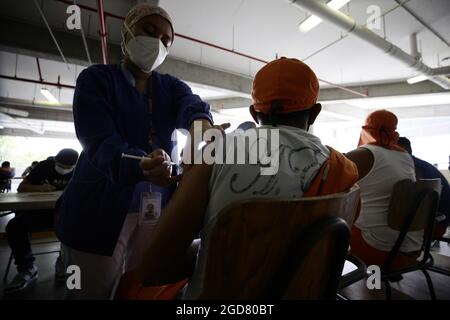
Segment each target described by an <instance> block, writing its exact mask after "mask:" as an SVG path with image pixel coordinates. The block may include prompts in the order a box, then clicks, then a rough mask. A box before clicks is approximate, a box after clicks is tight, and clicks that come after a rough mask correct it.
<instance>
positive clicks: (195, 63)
mask: <svg viewBox="0 0 450 320" xmlns="http://www.w3.org/2000/svg"><path fill="white" fill-rule="evenodd" d="M317 1H321V0H317ZM63 2H64V1H62V2H61V1H58V0H39V1H38V3H39V4H40V5H41V8H42V10H43V12H44V14H45V16H46V18H47V19H48V21H49V23H50V25H51V27H52V29H53V31H54V32H55V35H56V38H57V40H58V42H59V44H60V45H61V48H62V51H63V53H64V54H65V56H66V57H67V59H68V60H69V62H70V63H69V69H68V68H67V66H66V65H65V64H64V63H61V57H60V56H59V53H58V51H57V50H56V47H55V46H54V43H53V42H52V40H51V38H50V36H49V34H48V31H47V30H46V29H45V25H44V23H43V21H42V19H41V17H40V16H39V13H38V10H37V8H36V7H35V5H34V3H33V2H32V1H30V0H4V1H1V2H0V12H1V13H0V16H1V23H0V33H1V34H0V35H1V37H0V39H1V40H0V50H1V51H0V75H7V76H14V75H16V76H18V77H21V78H27V79H34V80H38V79H39V76H38V71H37V64H36V58H35V57H39V58H40V59H39V61H40V64H41V69H42V77H43V78H44V80H46V81H49V82H56V81H57V79H58V77H60V82H61V83H64V84H67V85H69V86H73V85H74V84H75V79H76V77H77V75H78V74H79V72H81V70H82V69H83V68H85V67H86V66H87V58H86V53H85V50H84V47H83V42H82V40H81V36H80V32H79V31H69V30H67V28H66V26H65V22H66V19H67V17H68V15H67V13H66V8H67V6H68V5H67V4H66V3H63ZM136 2H142V1H133V0H114V1H104V3H105V10H106V11H108V12H110V13H113V14H115V15H118V16H124V15H125V14H126V13H127V11H128V10H129V8H130V7H131V6H132V5H133V4H135V3H136ZM154 2H157V1H154ZM77 3H79V4H80V5H86V6H90V7H93V8H95V7H96V1H94V0H78V1H77ZM159 3H160V5H161V6H162V7H164V8H165V9H166V10H167V11H168V12H169V13H170V14H171V16H172V18H173V21H174V25H175V31H176V32H177V33H178V34H181V35H185V36H189V37H193V38H196V39H199V40H202V41H205V42H209V43H212V44H214V45H218V46H221V47H224V48H227V49H231V50H235V51H239V52H241V53H245V54H247V55H250V56H253V57H256V58H259V59H262V60H266V61H268V60H271V59H273V58H275V57H276V56H289V57H297V58H300V59H303V60H305V61H306V62H307V63H308V64H309V65H310V66H311V67H312V68H313V69H314V70H315V71H316V73H317V74H318V76H319V77H320V78H322V79H324V80H327V81H330V82H333V83H335V84H338V85H342V86H347V87H350V88H351V89H353V90H355V91H358V92H363V93H366V94H367V95H368V96H369V97H383V96H401V97H405V96H409V95H412V94H422V95H423V94H431V95H429V96H426V97H427V98H430V99H431V100H432V101H434V100H433V99H434V98H435V97H434V96H432V95H433V94H434V95H436V94H440V93H443V92H444V90H443V89H442V88H440V87H438V86H436V85H435V84H433V83H431V82H428V81H425V82H422V83H419V84H416V85H412V86H411V85H408V84H407V83H406V82H405V80H406V79H408V78H410V77H412V76H414V75H415V74H414V72H412V71H411V70H410V69H409V68H407V67H405V66H404V65H402V64H401V63H399V62H397V61H396V60H394V59H393V58H390V57H388V56H386V55H385V54H384V53H382V52H380V51H379V50H377V49H375V48H372V47H371V46H369V45H368V44H366V43H364V42H362V41H361V40H359V39H356V38H354V37H353V36H351V35H350V36H346V35H345V34H343V33H341V32H340V31H339V30H337V29H336V28H335V27H334V26H332V25H330V24H328V23H326V22H322V23H321V24H320V25H319V26H317V27H316V28H315V29H313V30H311V31H310V32H308V33H301V32H300V31H298V24H299V23H300V22H301V21H303V20H304V19H305V18H306V17H307V16H308V13H307V12H304V11H302V10H300V9H298V8H297V7H294V6H293V5H291V4H290V3H289V2H288V1H285V0H228V1H219V0H189V1H179V0H162V1H159ZM374 4H375V5H377V6H379V8H380V9H381V13H386V15H385V28H383V26H382V28H381V29H379V30H374V31H375V32H376V33H378V34H379V35H380V36H384V35H385V36H386V39H387V40H389V41H391V42H392V43H394V44H395V45H397V46H399V47H400V48H402V49H403V50H404V51H406V52H409V50H410V49H409V37H410V35H411V34H412V33H417V35H418V40H419V45H420V48H421V52H422V55H423V61H424V63H426V64H427V65H428V66H430V67H440V66H446V65H450V60H445V58H446V57H450V48H449V46H448V45H447V44H446V43H444V42H443V41H442V40H440V39H439V38H438V37H436V36H435V35H434V34H432V33H431V32H430V31H429V30H427V29H426V28H425V27H424V26H423V25H422V24H421V23H420V22H418V21H417V20H416V19H415V18H414V17H412V16H411V15H410V14H409V13H408V12H406V11H405V10H404V9H403V8H401V7H398V8H396V9H394V8H395V7H397V6H398V4H397V2H396V1H394V0H378V1H373V0H352V1H351V2H350V3H349V4H348V5H346V6H344V7H343V8H342V9H341V11H342V12H344V13H346V14H349V15H351V16H352V17H353V18H355V20H356V21H357V22H358V23H361V24H364V23H366V21H367V18H368V14H367V8H368V7H369V6H370V5H374ZM405 6H406V7H408V9H410V10H411V11H413V12H415V13H416V14H417V15H418V16H420V18H421V19H422V20H423V21H425V22H426V23H427V24H428V25H430V26H431V27H432V28H433V29H434V30H436V31H437V32H438V33H440V34H441V35H442V36H443V37H444V38H445V40H446V41H447V43H448V42H450V34H449V32H448V30H450V1H448V0H427V1H423V0H409V1H407V2H406V4H405ZM387 12H388V13H387ZM82 23H83V28H84V31H85V33H86V35H87V37H88V47H89V51H90V53H91V56H92V59H93V61H94V62H100V61H101V51H100V44H99V41H98V19H97V14H96V13H95V12H90V11H86V10H82ZM121 23H122V22H121V20H119V19H115V18H111V17H108V19H107V30H108V43H109V50H110V56H111V61H113V62H117V61H118V60H119V59H120V48H119V43H120V27H121ZM341 38H342V39H341ZM339 39H341V40H339ZM262 66H263V63H262V62H257V61H254V60H252V59H249V58H246V57H242V56H239V55H235V54H232V53H229V52H225V51H223V50H219V49H216V48H212V47H210V46H207V45H201V44H199V43H196V42H192V41H189V40H186V39H184V38H182V37H177V38H176V39H175V42H174V45H173V47H172V48H171V50H170V56H169V58H168V59H167V60H166V62H165V63H164V64H163V65H162V66H161V67H160V69H159V71H161V72H169V73H171V74H174V75H176V76H178V77H180V78H181V79H183V80H185V81H188V82H189V83H191V84H193V85H194V91H196V90H197V91H198V92H199V93H200V92H203V93H202V94H206V92H207V91H208V90H209V89H216V91H217V92H218V97H220V99H214V101H211V105H212V107H213V108H214V109H216V110H220V109H224V108H225V109H226V108H242V107H247V106H248V105H249V103H250V100H248V98H249V93H250V90H251V82H252V78H253V76H254V74H255V73H256V72H257V71H258V70H259V69H260V68H261V67H262ZM321 85H322V88H323V90H321V101H323V102H327V101H328V102H329V103H325V104H324V111H326V112H324V113H323V115H321V117H320V118H319V120H321V121H322V122H324V123H326V122H336V121H338V122H348V123H351V122H352V121H362V119H363V118H364V117H365V116H366V115H367V113H368V112H370V111H371V110H372V109H375V108H380V107H384V106H382V105H379V104H375V102H377V100H373V101H374V105H373V107H369V108H367V107H366V104H367V101H366V104H365V105H358V104H356V103H351V101H349V99H355V98H361V97H358V96H356V95H354V94H352V93H349V92H347V91H343V90H341V89H337V88H333V87H330V86H328V85H326V84H325V83H322V84H321ZM40 87H41V86H38V85H36V84H34V83H25V82H21V81H13V80H5V79H0V97H3V99H0V104H2V103H3V104H2V106H4V105H5V104H9V105H10V104H11V101H13V102H14V106H15V108H19V109H27V108H29V107H30V106H29V105H27V103H34V104H35V106H36V107H38V108H40V107H42V104H43V103H44V102H42V101H43V100H45V99H44V97H43V96H42V95H41V94H40V92H39V91H40ZM46 87H48V88H50V89H51V90H52V92H53V93H54V95H55V96H57V97H58V99H59V100H60V101H61V102H62V103H63V104H64V106H62V108H63V110H66V111H65V112H67V113H70V103H71V101H72V96H73V90H72V89H69V88H63V89H58V88H56V87H54V86H46ZM217 88H220V89H221V90H217ZM202 90H203V91H202ZM447 94H449V95H450V93H447ZM213 95H214V94H213ZM433 97H434V98H433ZM5 98H6V99H5ZM14 99H19V100H14ZM209 100H211V98H209ZM340 100H344V101H340ZM17 101H19V102H20V103H17ZM368 101H370V100H368ZM436 101H440V100H436ZM444 101H445V102H444V103H441V102H439V103H436V104H427V105H426V106H420V105H415V106H413V107H411V108H404V109H403V110H401V111H399V110H398V109H397V107H395V106H393V107H392V108H390V106H389V105H388V106H387V107H388V108H390V109H392V110H393V111H395V112H397V110H398V114H399V116H400V118H404V119H411V118H438V117H439V118H442V119H445V118H447V117H450V98H449V97H447V98H446V100H444ZM25 102H26V103H25ZM378 102H379V101H378ZM21 103H22V106H23V108H21ZM64 108H65V109H64ZM46 112H47V111H46ZM49 112H50V113H51V112H57V111H55V110H51V111H49ZM58 112H59V113H61V112H64V111H61V110H60V111H58ZM31 116H32V117H37V118H36V119H42V118H45V114H44V113H41V114H40V115H37V114H32V115H30V116H29V117H31ZM47 116H48V117H49V118H48V119H52V120H58V119H60V120H61V119H62V118H58V117H60V115H52V116H50V115H48V114H47ZM62 117H65V118H64V119H65V121H70V120H71V119H70V116H67V115H66V116H62ZM67 117H69V118H67ZM56 118H58V119H56ZM0 120H1V119H0ZM49 125H50V124H49ZM22 129H23V128H22ZM441 131H443V132H445V131H447V132H450V125H448V126H447V127H445V126H443V127H442V130H441ZM0 133H2V132H1V131H0ZM3 133H5V132H3Z"/></svg>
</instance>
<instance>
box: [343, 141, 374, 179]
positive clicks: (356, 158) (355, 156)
mask: <svg viewBox="0 0 450 320" xmlns="http://www.w3.org/2000/svg"><path fill="white" fill-rule="evenodd" d="M345 156H346V157H347V158H348V159H350V160H351V161H353V162H354V163H355V164H356V166H357V167H358V176H359V180H361V179H362V178H364V177H365V176H366V175H367V174H368V173H369V172H370V170H371V169H372V167H373V161H374V159H373V155H372V152H370V151H369V150H367V149H364V148H358V149H355V150H353V151H350V152H348V153H346V154H345Z"/></svg>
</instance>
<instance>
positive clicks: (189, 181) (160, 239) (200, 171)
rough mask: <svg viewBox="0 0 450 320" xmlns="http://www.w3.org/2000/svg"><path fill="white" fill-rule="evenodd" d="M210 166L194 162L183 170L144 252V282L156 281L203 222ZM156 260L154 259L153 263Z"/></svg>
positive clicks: (183, 252) (182, 255)
mask: <svg viewBox="0 0 450 320" xmlns="http://www.w3.org/2000/svg"><path fill="white" fill-rule="evenodd" d="M211 170H212V166H208V165H194V166H192V167H191V168H190V169H189V170H188V171H187V172H185V173H184V174H183V179H182V180H181V182H180V185H179V186H178V188H177V190H176V192H175V193H174V195H173V196H172V198H171V200H170V201H169V203H168V204H167V206H166V207H165V208H164V210H163V212H162V214H161V217H160V219H159V221H158V224H157V225H156V228H155V230H154V231H153V232H154V236H153V237H152V239H151V241H150V244H149V247H148V248H147V251H146V253H145V255H144V258H143V261H142V264H141V267H140V275H141V280H142V281H143V282H144V283H151V282H157V280H158V278H160V276H161V275H163V274H164V273H165V272H166V270H169V269H170V268H172V266H173V265H174V264H177V263H182V261H181V260H182V259H184V258H185V255H186V251H187V250H188V248H189V246H190V245H191V243H192V241H193V240H194V239H195V238H196V237H197V235H198V233H199V232H200V230H201V228H202V226H203V220H204V214H205V211H206V207H207V205H208V201H209V192H208V184H209V178H210V175H211ZM155 261H158V263H154V262H155Z"/></svg>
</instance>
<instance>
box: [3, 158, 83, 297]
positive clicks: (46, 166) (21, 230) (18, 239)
mask: <svg viewBox="0 0 450 320" xmlns="http://www.w3.org/2000/svg"><path fill="white" fill-rule="evenodd" d="M77 160H78V152H76V151H75V150H73V149H63V150H61V151H60V152H59V153H58V154H57V155H56V157H55V158H53V159H47V160H44V161H41V162H39V163H38V164H37V165H36V167H35V168H33V170H31V172H30V174H29V175H28V176H27V177H26V178H25V179H24V180H23V181H22V183H21V184H20V185H19V187H18V189H17V191H18V192H51V191H56V190H63V189H64V188H65V187H66V185H67V183H68V182H69V180H70V178H71V177H72V170H73V168H74V167H75V164H76V163H77ZM53 225H54V211H53V210H36V211H32V212H16V215H15V217H14V218H13V219H11V220H10V221H9V222H8V224H7V226H6V233H7V238H8V244H9V246H10V247H11V251H12V254H13V257H14V261H15V264H16V266H17V271H18V273H17V275H16V276H15V277H14V279H13V280H12V281H11V282H10V283H9V284H8V285H7V286H6V287H5V293H12V292H16V291H20V290H23V289H25V288H26V287H27V286H28V285H29V284H31V283H32V282H33V281H34V280H35V279H36V278H37V276H38V270H37V267H36V265H35V264H34V260H35V258H34V256H33V253H32V252H31V246H30V239H29V232H30V231H31V230H35V229H50V228H53ZM59 260H60V258H58V262H57V263H58V264H57V267H59ZM57 271H58V272H57V276H61V277H62V276H63V275H64V276H65V271H64V270H62V271H60V270H57Z"/></svg>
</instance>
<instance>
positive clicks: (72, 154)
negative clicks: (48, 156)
mask: <svg viewBox="0 0 450 320" xmlns="http://www.w3.org/2000/svg"><path fill="white" fill-rule="evenodd" d="M55 161H56V162H58V163H61V164H63V165H67V166H74V165H75V164H76V163H77V161H78V152H77V151H75V150H73V149H62V150H61V151H59V152H58V154H57V155H56V157H55Z"/></svg>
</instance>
